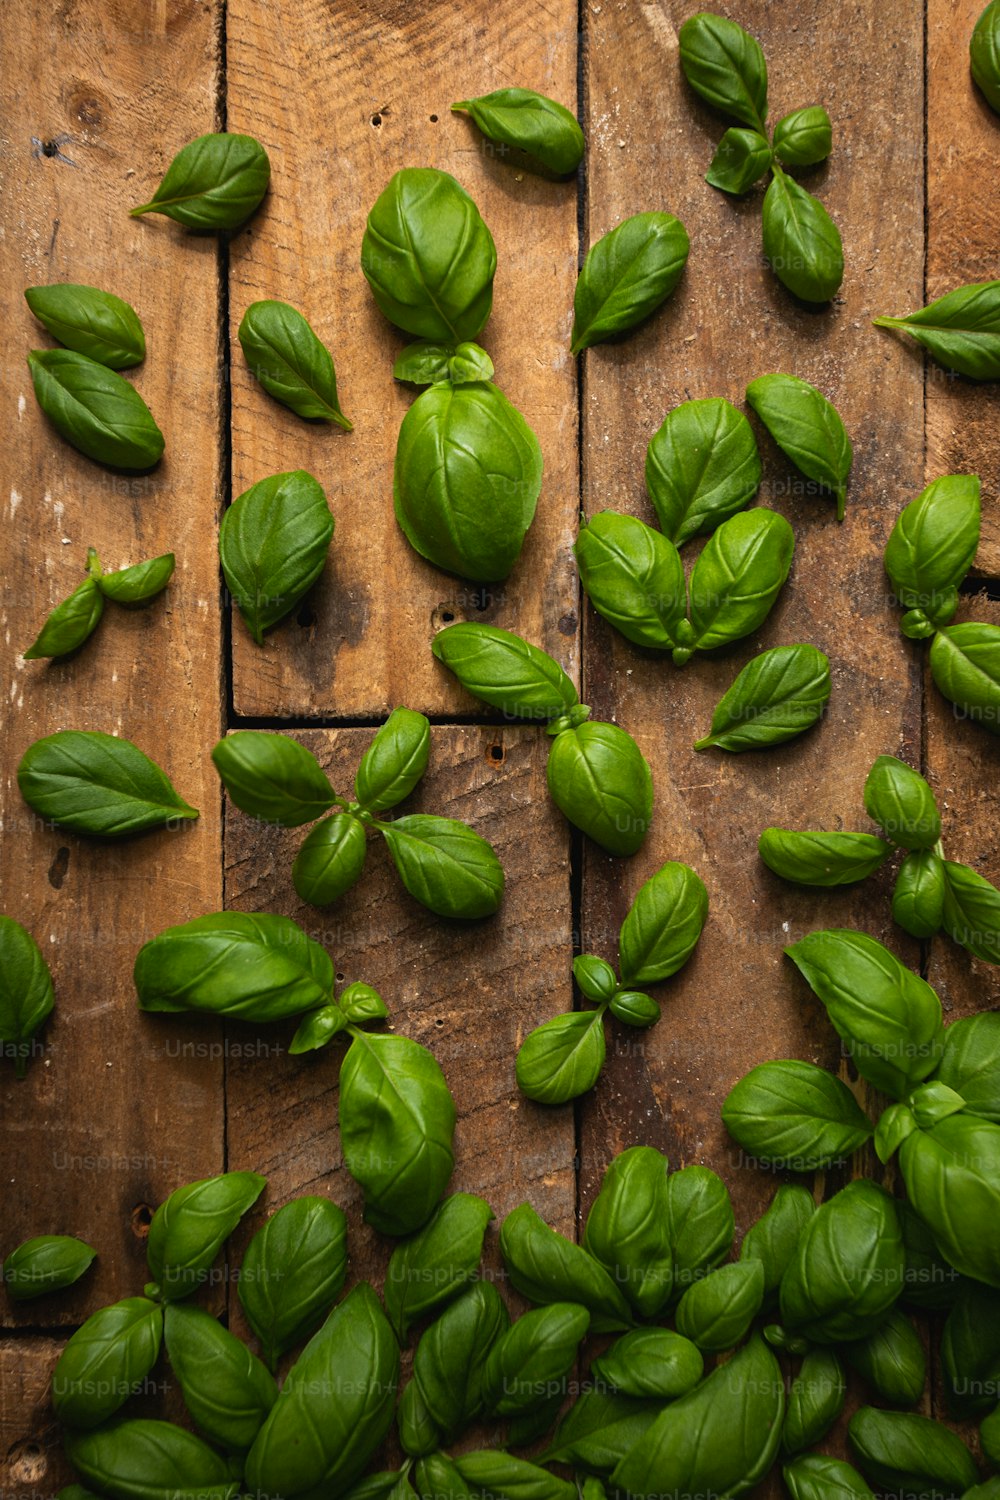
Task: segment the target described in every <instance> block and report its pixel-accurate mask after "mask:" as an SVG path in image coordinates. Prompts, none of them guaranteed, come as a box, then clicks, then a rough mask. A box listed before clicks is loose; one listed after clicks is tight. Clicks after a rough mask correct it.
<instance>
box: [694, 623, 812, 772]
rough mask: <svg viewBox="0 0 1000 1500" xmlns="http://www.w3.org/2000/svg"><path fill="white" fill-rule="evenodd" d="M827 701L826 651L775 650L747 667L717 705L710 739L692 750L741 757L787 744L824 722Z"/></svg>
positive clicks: (805, 648)
mask: <svg viewBox="0 0 1000 1500" xmlns="http://www.w3.org/2000/svg"><path fill="white" fill-rule="evenodd" d="M829 698H830V662H829V658H828V657H827V656H825V655H824V653H823V652H822V651H820V650H818V649H817V647H816V646H808V645H801V644H800V645H796V646H775V647H773V648H772V649H771V650H770V651H762V652H761V653H760V655H759V656H755V657H754V658H753V660H752V661H749V662H747V664H746V666H745V667H744V668H743V670H742V671H741V672H740V673H739V675H738V676H737V678H736V680H735V681H734V683H733V685H732V687H731V688H730V689H729V690H728V692H726V693H724V694H723V696H722V697H721V698H720V699H719V702H718V703H717V704H716V707H715V712H714V713H713V715H712V729H711V733H710V734H707V735H705V737H704V738H703V739H700V740H696V741H695V746H694V748H695V749H696V750H707V749H708V748H709V747H710V746H714V747H715V748H716V749H718V750H728V751H730V752H731V753H733V754H737V753H739V752H740V751H743V750H766V749H767V748H768V747H769V746H771V745H781V744H784V742H785V741H786V740H791V739H794V738H795V736H796V735H798V734H803V733H804V732H805V731H806V730H807V729H810V728H811V727H812V725H813V724H815V723H816V722H817V721H818V720H819V719H821V718H822V717H823V711H824V709H825V708H826V705H827V703H828V702H829Z"/></svg>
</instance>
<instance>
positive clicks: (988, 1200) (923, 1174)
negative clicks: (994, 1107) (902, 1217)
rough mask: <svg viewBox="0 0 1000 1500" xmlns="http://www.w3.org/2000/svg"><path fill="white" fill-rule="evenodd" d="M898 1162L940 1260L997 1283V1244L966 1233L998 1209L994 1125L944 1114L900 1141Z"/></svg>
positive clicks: (999, 1151)
mask: <svg viewBox="0 0 1000 1500" xmlns="http://www.w3.org/2000/svg"><path fill="white" fill-rule="evenodd" d="M899 1166H900V1171H901V1173H902V1176H903V1181H904V1183H905V1184H906V1192H907V1196H908V1197H909V1199H910V1202H911V1203H912V1204H913V1207H914V1208H915V1209H916V1211H917V1213H918V1214H920V1216H921V1218H922V1219H924V1221H925V1222H926V1223H927V1225H928V1226H929V1228H930V1230H931V1232H932V1233H933V1235H934V1241H935V1244H936V1246H937V1249H938V1250H939V1252H940V1253H941V1255H943V1256H944V1258H945V1260H947V1261H948V1262H950V1264H951V1265H953V1266H954V1267H955V1268H956V1269H957V1270H959V1271H961V1272H963V1273H964V1274H965V1275H966V1276H971V1277H972V1278H973V1279H974V1280H977V1281H985V1282H986V1283H988V1284H989V1285H991V1286H994V1287H998V1286H1000V1242H998V1241H997V1239H996V1236H995V1235H990V1234H980V1233H976V1234H972V1233H970V1229H971V1228H972V1227H974V1226H977V1227H979V1226H984V1225H986V1224H989V1223H990V1222H991V1221H992V1219H993V1218H995V1216H996V1215H997V1214H998V1213H1000V1185H998V1184H1000V1129H998V1128H997V1126H996V1125H994V1124H993V1123H992V1122H991V1121H988V1120H982V1119H977V1118H976V1116H975V1115H972V1114H968V1113H965V1112H962V1113H960V1114H953V1115H949V1116H948V1117H947V1118H946V1119H944V1120H940V1121H939V1122H938V1123H937V1124H936V1125H934V1126H933V1127H932V1128H931V1129H929V1130H914V1131H913V1132H912V1133H911V1134H910V1135H909V1136H908V1137H907V1139H906V1140H905V1141H903V1143H902V1146H901V1147H900V1152H899ZM956 1205H959V1206H960V1207H959V1208H956Z"/></svg>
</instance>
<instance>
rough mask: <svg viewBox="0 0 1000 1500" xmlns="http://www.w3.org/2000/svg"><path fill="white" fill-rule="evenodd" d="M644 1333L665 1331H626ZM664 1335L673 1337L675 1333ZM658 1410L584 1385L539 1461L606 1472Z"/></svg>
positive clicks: (656, 1403) (653, 1403)
mask: <svg viewBox="0 0 1000 1500" xmlns="http://www.w3.org/2000/svg"><path fill="white" fill-rule="evenodd" d="M647 1333H649V1334H652V1333H664V1334H665V1333H666V1330H665V1329H642V1330H637V1331H636V1333H635V1334H634V1335H633V1334H626V1338H632V1337H636V1338H638V1337H640V1335H641V1334H647ZM667 1336H668V1337H670V1338H677V1335H676V1334H669V1335H667ZM619 1342H624V1341H623V1340H619ZM679 1342H683V1343H686V1342H687V1341H686V1340H679ZM614 1347H617V1346H615V1345H613V1346H612V1348H614ZM688 1347H689V1348H690V1347H691V1346H690V1345H688ZM695 1353H697V1350H695ZM698 1358H699V1359H700V1358H701V1356H700V1355H698ZM646 1373H647V1375H651V1374H652V1373H653V1372H652V1370H650V1369H649V1367H647V1369H646ZM662 1410H663V1403H662V1401H635V1400H633V1399H632V1398H631V1397H629V1396H626V1395H619V1394H616V1393H615V1392H612V1391H605V1390H602V1389H601V1388H600V1387H599V1386H590V1387H587V1388H586V1389H585V1390H583V1391H582V1392H581V1393H580V1395H579V1396H578V1398H577V1399H576V1401H574V1403H573V1405H572V1406H571V1407H570V1409H569V1411H568V1412H567V1413H566V1415H565V1416H564V1417H563V1419H562V1421H561V1422H560V1423H559V1426H558V1427H557V1428H556V1432H555V1436H554V1438H553V1440H552V1444H551V1446H550V1447H549V1448H548V1449H547V1450H546V1452H544V1453H543V1454H542V1455H541V1458H542V1461H543V1462H544V1463H560V1464H573V1465H574V1466H578V1467H579V1468H582V1469H584V1470H590V1471H591V1472H593V1471H596V1472H597V1473H599V1474H610V1473H611V1471H612V1469H614V1468H615V1466H616V1465H617V1464H619V1463H620V1462H621V1460H622V1459H623V1458H624V1457H625V1455H626V1453H628V1452H629V1451H630V1450H631V1449H632V1448H634V1447H635V1445H636V1443H637V1442H638V1441H639V1440H640V1438H641V1437H642V1436H643V1434H644V1433H645V1432H646V1431H647V1430H648V1429H649V1428H650V1427H651V1426H652V1425H653V1423H654V1422H655V1421H656V1418H657V1417H658V1416H659V1414H660V1412H661V1411H662Z"/></svg>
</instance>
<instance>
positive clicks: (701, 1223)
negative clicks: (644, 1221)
mask: <svg viewBox="0 0 1000 1500" xmlns="http://www.w3.org/2000/svg"><path fill="white" fill-rule="evenodd" d="M667 1225H668V1228H669V1231H670V1250H671V1254H672V1256H673V1262H674V1291H675V1294H676V1295H677V1296H680V1295H681V1294H682V1293H683V1292H684V1291H685V1289H686V1288H687V1287H689V1286H690V1285H691V1284H692V1282H695V1281H700V1280H701V1278H702V1277H703V1276H704V1275H705V1274H706V1273H707V1272H708V1271H711V1270H713V1269H714V1267H715V1266H717V1265H718V1264H719V1263H720V1261H723V1260H725V1259H726V1256H727V1255H728V1254H729V1252H730V1250H731V1249H732V1245H733V1234H734V1231H735V1227H736V1225H735V1220H734V1218H733V1205H732V1202H731V1200H730V1197H729V1191H728V1189H727V1187H726V1184H725V1183H724V1182H723V1181H722V1178H721V1177H719V1176H717V1175H716V1173H715V1172H713V1171H711V1170H710V1169H709V1168H708V1167H702V1166H697V1165H696V1166H691V1167H683V1168H682V1169H681V1170H680V1171H679V1172H672V1173H671V1174H670V1176H669V1177H668V1178H667Z"/></svg>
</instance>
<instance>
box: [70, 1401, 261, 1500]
mask: <svg viewBox="0 0 1000 1500" xmlns="http://www.w3.org/2000/svg"><path fill="white" fill-rule="evenodd" d="M66 1452H67V1455H68V1457H69V1460H70V1463H71V1464H72V1465H73V1467H74V1468H76V1469H79V1471H80V1473H81V1474H82V1475H83V1477H84V1479H86V1480H87V1481H88V1482H89V1483H90V1484H94V1485H96V1486H97V1488H98V1490H99V1491H100V1493H101V1494H102V1495H110V1496H111V1497H112V1500H234V1497H235V1496H236V1495H238V1494H239V1492H240V1469H239V1464H238V1463H237V1462H236V1461H235V1460H229V1459H225V1458H223V1457H222V1456H221V1454H219V1453H216V1451H215V1449H214V1448H210V1447H209V1446H208V1444H207V1443H205V1442H203V1441H202V1440H201V1438H200V1437H195V1435H194V1433H193V1432H187V1431H185V1429H184V1428H183V1427H175V1426H174V1424H173V1423H172V1422H156V1421H150V1420H149V1419H148V1418H145V1417H143V1418H139V1419H138V1420H136V1421H133V1422H112V1423H111V1424H110V1426H107V1427H100V1428H98V1430H97V1431H96V1432H78V1433H71V1434H70V1435H69V1436H68V1437H67V1439H66Z"/></svg>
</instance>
